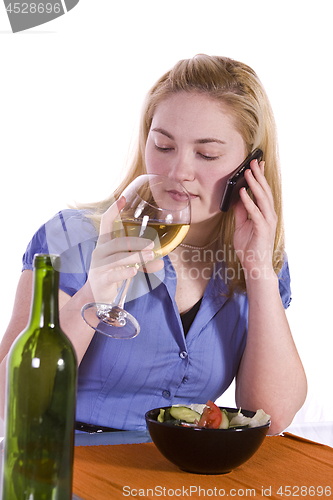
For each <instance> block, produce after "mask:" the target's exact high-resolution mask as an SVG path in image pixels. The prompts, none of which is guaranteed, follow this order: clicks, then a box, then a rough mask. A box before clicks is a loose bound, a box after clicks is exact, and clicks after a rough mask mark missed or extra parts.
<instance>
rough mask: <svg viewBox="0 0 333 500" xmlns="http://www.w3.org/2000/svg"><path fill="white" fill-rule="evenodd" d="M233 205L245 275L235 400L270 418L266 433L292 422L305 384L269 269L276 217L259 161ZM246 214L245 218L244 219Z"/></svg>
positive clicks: (301, 402) (235, 237) (270, 268)
mask: <svg viewBox="0 0 333 500" xmlns="http://www.w3.org/2000/svg"><path fill="white" fill-rule="evenodd" d="M251 169H252V171H251V170H248V171H247V172H246V178H247V179H246V180H247V182H248V184H249V186H250V188H251V190H252V192H253V194H254V196H255V199H256V204H255V203H254V202H253V201H252V200H251V198H250V197H249V196H248V194H247V193H246V191H245V190H241V193H240V194H241V201H240V202H239V203H238V204H237V206H236V207H235V236H234V246H235V250H236V252H237V254H238V255H239V258H240V260H241V264H242V267H243V270H244V273H245V279H246V289H247V295H248V301H249V325H248V336H247V343H246V347H245V350H244V353H243V356H242V360H241V363H240V366H239V369H238V373H237V377H236V402H237V405H238V406H241V407H243V408H246V409H249V410H254V411H255V410H257V409H260V408H262V409H263V410H264V411H265V412H266V413H268V414H270V415H271V421H272V424H271V428H270V433H271V434H277V433H279V432H281V431H283V429H285V428H286V427H287V426H288V425H289V424H290V422H291V421H292V419H293V417H294V415H295V414H296V412H297V411H298V410H299V409H300V408H301V406H302V405H303V403H304V401H305V397H306V392H307V382H306V376H305V373H304V369H303V366H302V363H301V360H300V358H299V355H298V352H297V349H296V346H295V344H294V341H293V338H292V334H291V331H290V328H289V324H288V321H287V318H286V314H285V311H284V308H283V304H282V301H281V297H280V293H279V283H278V278H277V276H276V274H275V272H274V270H273V266H272V253H273V248H274V238H275V229H276V222H277V217H276V214H275V211H274V202H273V197H272V194H271V190H270V188H269V185H268V183H267V181H266V179H265V176H264V163H263V162H262V163H261V164H260V166H259V165H258V164H257V162H252V164H251ZM249 216H250V217H249Z"/></svg>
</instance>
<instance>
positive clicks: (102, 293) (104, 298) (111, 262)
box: [87, 196, 163, 303]
mask: <svg viewBox="0 0 333 500" xmlns="http://www.w3.org/2000/svg"><path fill="white" fill-rule="evenodd" d="M125 203H126V200H125V198H124V197H123V196H122V197H121V198H119V200H117V201H116V202H115V203H113V205H111V206H110V208H109V209H108V210H107V211H106V212H105V213H104V214H103V216H102V220H101V226H100V233H99V237H98V240H97V245H96V248H95V250H94V251H93V253H92V259H91V265H90V270H89V275H88V280H87V284H89V285H90V288H91V291H92V294H93V296H94V301H95V302H105V303H111V302H113V300H114V299H115V297H116V295H117V288H118V286H119V284H120V282H121V281H123V280H124V279H128V278H132V277H133V276H135V275H136V273H137V272H138V270H137V268H136V267H134V266H135V264H137V263H139V262H142V261H144V262H149V261H152V260H154V258H155V255H154V252H153V248H154V243H153V242H152V241H151V240H148V239H145V238H134V237H128V238H127V237H121V238H114V239H112V237H111V235H112V231H113V224H114V221H115V219H116V218H117V216H118V214H119V212H120V210H122V209H123V208H124V206H125ZM148 267H149V271H151V272H154V271H156V270H158V269H161V267H163V264H162V266H161V264H160V263H159V261H156V265H155V266H154V265H153V264H150V265H149V264H148Z"/></svg>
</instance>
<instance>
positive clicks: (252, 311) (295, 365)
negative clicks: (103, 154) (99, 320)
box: [0, 55, 306, 434]
mask: <svg viewBox="0 0 333 500" xmlns="http://www.w3.org/2000/svg"><path fill="white" fill-rule="evenodd" d="M255 148H260V149H262V150H263V152H264V160H265V161H263V162H261V163H260V164H258V162H257V161H252V163H251V169H249V170H247V171H246V174H245V177H246V180H247V182H248V185H249V187H250V189H251V191H252V195H250V194H248V193H247V191H246V190H245V189H242V190H240V198H239V200H238V202H237V203H236V204H235V205H234V207H233V208H232V209H231V210H229V211H228V212H227V213H226V214H223V213H221V212H220V210H219V205H220V201H221V195H222V192H223V189H224V187H225V185H226V181H227V178H228V177H229V176H230V174H231V173H232V172H233V171H234V170H235V169H236V168H237V166H238V165H239V164H240V163H241V162H242V161H243V160H244V158H245V157H246V156H247V155H248V154H249V153H250V152H251V151H252V150H253V149H255ZM146 171H147V172H148V173H160V174H163V175H167V176H170V177H173V178H175V179H176V180H178V181H180V182H181V183H182V184H183V185H184V186H185V187H186V188H187V190H188V191H189V192H190V194H191V207H192V223H191V227H190V230H189V232H188V234H187V236H186V238H185V240H184V241H183V243H182V244H181V245H180V246H179V247H178V248H177V249H176V250H174V251H173V252H172V254H170V255H169V256H167V257H165V258H164V259H163V261H162V260H159V261H154V262H150V263H149V264H147V272H149V273H150V274H149V276H150V280H151V283H153V286H150V291H149V292H148V290H142V282H143V280H142V277H144V276H145V275H144V274H143V273H142V272H140V271H139V272H138V270H137V269H136V268H135V267H128V266H129V264H133V263H135V262H136V261H137V254H136V253H135V252H136V251H137V252H139V251H142V252H143V259H144V261H146V262H149V261H150V260H151V261H152V260H153V258H154V254H153V247H152V245H148V242H147V240H142V239H135V241H134V244H133V245H132V252H131V253H129V252H128V246H127V242H126V241H125V239H121V238H119V239H116V240H114V241H112V240H111V239H110V236H109V235H110V233H111V230H112V224H113V221H114V219H115V218H116V216H117V214H118V212H119V210H121V208H122V207H123V206H124V199H123V198H119V196H120V193H121V192H122V190H123V188H124V187H125V186H126V185H128V184H129V182H130V181H131V180H133V179H134V178H135V177H136V176H138V175H140V174H142V173H145V172H146ZM114 199H116V200H117V201H116V202H114V203H113V202H112V201H113V200H114ZM82 208H84V209H85V210H82ZM48 251H50V253H51V252H52V253H59V254H61V257H62V273H61V278H60V292H59V295H60V315H61V324H62V327H63V329H64V331H65V332H66V333H67V335H68V336H69V337H70V338H71V340H72V342H73V344H74V347H75V349H76V352H77V356H78V360H79V363H80V367H79V385H78V402H77V420H79V421H83V422H86V423H90V424H96V425H104V426H109V427H113V428H118V429H143V428H145V423H144V413H145V411H147V410H148V409H150V408H153V407H159V406H167V405H170V404H177V403H183V404H186V403H204V402H206V401H207V400H208V399H212V400H215V399H216V398H218V397H219V396H220V395H221V394H222V393H223V392H224V391H225V390H226V389H227V387H228V386H229V385H230V383H231V382H232V380H233V378H234V377H236V403H237V405H238V406H241V407H242V408H246V409H249V410H257V409H259V408H263V409H264V410H265V411H266V413H268V414H270V415H271V421H272V424H271V429H270V432H271V433H272V434H276V433H279V432H281V431H282V430H283V429H284V428H285V427H287V426H288V425H289V423H290V422H291V420H292V419H293V417H294V415H295V413H296V412H297V411H298V410H299V408H300V407H301V406H302V404H303V402H304V400H305V397H306V378H305V374H304V370H303V367H302V364H301V361H300V359H299V356H298V353H297V350H296V347H295V345H294V342H293V339H292V335H291V332H290V329H289V326H288V322H287V319H286V315H285V311H284V307H285V308H286V307H288V305H289V302H290V286H289V285H290V279H289V271H288V264H287V261H286V258H285V253H284V238H283V221H282V209H281V184H280V176H279V168H278V158H277V143H276V133H275V125H274V119H273V115H272V111H271V108H270V105H269V101H268V99H267V96H266V94H265V91H264V89H263V88H262V85H261V83H260V81H259V79H258V78H257V76H256V74H255V73H254V71H253V70H252V69H251V68H249V67H248V66H246V65H244V64H242V63H239V62H237V61H233V60H230V59H227V58H222V57H209V56H205V55H198V56H196V57H194V58H193V59H190V60H185V61H180V62H179V63H178V64H176V65H175V67H174V68H173V69H172V70H171V71H169V72H168V73H166V74H165V75H164V76H163V77H162V78H161V79H160V80H159V81H158V82H157V83H156V84H155V86H154V87H153V88H152V89H151V91H150V92H149V93H148V96H147V99H146V102H145V105H144V109H143V113H142V121H141V125H140V135H139V141H138V146H137V150H136V154H135V157H134V159H133V162H132V165H131V168H130V169H129V171H128V174H127V176H126V178H125V180H124V181H123V183H122V185H121V186H119V188H118V189H117V190H116V192H115V193H113V195H112V197H111V198H110V199H108V200H106V201H105V202H103V203H100V204H98V205H95V206H88V207H81V210H78V211H77V210H66V211H63V212H61V213H60V214H58V215H57V216H56V217H55V218H54V219H52V220H51V221H49V222H48V223H47V224H45V226H43V227H42V228H41V229H40V230H39V231H38V232H37V233H36V235H35V236H34V238H33V239H32V241H31V242H30V244H29V246H28V249H27V251H26V253H25V256H24V259H23V261H24V267H23V269H24V271H23V273H22V276H21V279H20V282H19V285H18V290H17V295H16V301H15V306H14V313H13V317H12V319H11V321H10V324H9V327H8V330H7V332H6V334H5V336H4V338H3V341H2V344H1V352H0V354H1V359H3V361H2V365H1V370H2V391H4V365H5V362H6V355H7V352H8V350H9V347H10V345H11V344H12V342H13V340H14V338H15V337H16V336H17V335H18V333H19V332H20V331H21V330H22V329H23V328H24V327H25V325H26V323H27V320H28V316H29V309H30V302H31V286H32V271H31V269H32V259H33V255H34V254H35V253H37V252H39V253H41V252H48ZM133 251H135V252H133ZM152 273H154V274H152ZM135 275H137V276H135ZM131 276H135V278H134V280H133V286H132V295H130V296H129V298H128V302H127V304H126V309H127V310H128V311H129V312H131V313H132V314H133V315H134V316H135V317H136V318H137V320H138V321H139V323H140V326H141V333H140V335H139V336H138V337H136V338H135V339H132V340H115V339H109V338H107V337H105V336H103V335H101V334H98V333H97V334H95V335H94V331H93V330H92V329H90V327H89V326H87V325H86V324H85V322H84V321H83V320H82V318H81V312H80V311H81V308H82V306H83V305H84V304H85V303H87V302H92V301H96V300H97V301H103V302H109V301H112V299H113V298H114V297H115V295H116V290H117V283H118V284H119V282H120V281H121V280H123V279H125V278H129V277H131ZM18 304H19V307H18ZM18 310H19V311H20V314H19V315H18V314H17V311H18ZM2 400H3V398H2Z"/></svg>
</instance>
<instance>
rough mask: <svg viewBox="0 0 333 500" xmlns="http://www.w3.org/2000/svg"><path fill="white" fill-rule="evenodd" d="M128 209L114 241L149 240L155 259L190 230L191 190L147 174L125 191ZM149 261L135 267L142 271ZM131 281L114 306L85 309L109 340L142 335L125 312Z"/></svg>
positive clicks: (92, 323) (98, 304) (89, 320)
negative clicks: (128, 239) (125, 239)
mask: <svg viewBox="0 0 333 500" xmlns="http://www.w3.org/2000/svg"><path fill="white" fill-rule="evenodd" d="M122 196H124V197H125V199H126V204H125V206H124V208H123V209H122V210H121V211H120V212H119V216H118V217H117V219H116V220H115V221H114V223H113V232H112V235H111V237H112V238H124V237H126V238H131V237H139V238H147V239H149V240H152V241H153V242H154V253H155V259H157V258H161V257H164V256H165V255H167V254H168V253H170V252H172V251H173V250H174V249H175V248H176V247H177V246H178V245H179V244H180V243H181V242H182V241H183V239H184V237H185V236H186V234H187V231H188V230H189V227H190V219H191V204H190V195H189V193H188V192H187V190H186V189H185V188H184V186H182V184H180V183H179V182H178V181H176V180H175V179H171V178H169V177H165V176H163V175H158V174H144V175H140V176H138V177H137V178H136V179H134V181H133V182H131V184H129V185H128V186H127V188H126V189H125V190H124V191H123V193H122ZM144 264H145V262H143V260H142V259H141V262H138V263H136V264H135V267H136V268H137V269H138V268H139V267H141V266H143V265H144ZM130 282H131V279H127V280H124V281H123V283H122V285H121V287H120V289H119V291H118V295H117V297H116V298H115V300H114V302H113V303H112V304H105V303H101V302H90V303H89V304H86V305H85V306H83V308H82V311H81V313H82V316H83V318H84V320H85V321H86V323H88V325H89V326H91V327H92V328H93V329H94V330H96V331H97V332H99V333H103V334H104V335H107V336H109V337H113V338H121V339H131V338H134V337H136V336H137V335H138V333H139V332H140V325H139V323H138V322H137V320H136V319H135V318H134V317H133V316H132V315H131V314H129V313H128V312H127V311H125V309H124V302H125V298H126V294H127V291H128V288H129V285H130Z"/></svg>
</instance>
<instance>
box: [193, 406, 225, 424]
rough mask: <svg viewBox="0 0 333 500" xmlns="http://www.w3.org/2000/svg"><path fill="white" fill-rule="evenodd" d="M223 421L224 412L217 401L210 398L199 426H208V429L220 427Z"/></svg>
mask: <svg viewBox="0 0 333 500" xmlns="http://www.w3.org/2000/svg"><path fill="white" fill-rule="evenodd" d="M221 422H222V413H221V410H220V408H219V407H218V406H216V404H215V403H213V402H212V401H210V400H208V401H207V403H206V408H205V409H204V411H203V412H202V415H201V418H200V420H199V422H198V427H206V429H218V428H219V427H220V424H221Z"/></svg>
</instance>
